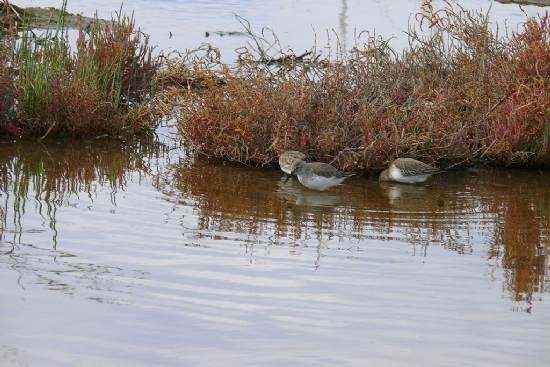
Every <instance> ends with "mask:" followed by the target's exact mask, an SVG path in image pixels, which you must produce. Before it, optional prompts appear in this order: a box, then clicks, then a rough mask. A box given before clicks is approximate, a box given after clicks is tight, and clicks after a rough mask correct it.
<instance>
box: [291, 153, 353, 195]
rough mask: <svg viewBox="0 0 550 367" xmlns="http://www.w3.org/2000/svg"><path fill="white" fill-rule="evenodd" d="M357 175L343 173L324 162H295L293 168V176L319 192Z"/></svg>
mask: <svg viewBox="0 0 550 367" xmlns="http://www.w3.org/2000/svg"><path fill="white" fill-rule="evenodd" d="M355 174H356V173H355V172H342V171H340V170H338V169H336V168H334V167H333V166H331V165H330V164H327V163H322V162H312V163H307V162H304V161H302V160H295V161H294V163H293V164H292V167H291V175H296V176H297V177H298V181H300V183H301V184H302V185H304V186H306V187H308V188H310V189H315V190H319V191H324V190H327V189H329V188H331V187H332V186H335V185H339V184H341V183H342V181H344V180H345V179H346V178H348V177H351V176H353V175H355ZM289 177H290V176H289ZM287 180H288V179H287Z"/></svg>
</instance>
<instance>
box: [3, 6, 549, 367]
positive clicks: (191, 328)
mask: <svg viewBox="0 0 550 367" xmlns="http://www.w3.org/2000/svg"><path fill="white" fill-rule="evenodd" d="M59 3H61V1H59V2H53V1H52V2H49V1H29V0H24V1H19V2H17V5H21V6H59ZM251 3H252V2H242V1H241V2H231V1H226V2H214V1H200V2H198V1H194V2H192V1H137V0H132V1H125V2H124V4H125V5H124V8H125V9H131V10H133V11H135V18H136V22H137V24H138V25H140V26H142V27H143V29H144V31H146V32H148V33H150V34H151V43H152V44H156V45H159V48H161V49H165V50H169V49H180V50H181V49H185V48H193V47H196V46H198V45H199V44H200V42H205V41H206V42H212V43H213V44H214V45H216V46H218V47H220V48H221V49H222V53H224V54H229V55H233V54H232V52H233V49H234V48H236V47H239V46H241V45H242V44H243V42H244V40H245V38H242V37H220V36H210V37H208V38H206V37H205V34H204V32H205V31H209V32H215V31H218V30H219V31H242V28H240V24H239V23H238V22H237V21H236V20H235V18H234V16H233V14H232V12H234V13H238V14H239V15H241V16H243V17H244V18H245V19H248V20H249V21H250V22H251V24H252V26H253V28H254V29H255V31H259V30H260V29H261V27H262V26H269V27H272V28H273V29H274V30H275V31H276V32H277V34H278V35H279V36H280V37H281V40H282V43H283V44H288V45H291V46H292V47H294V48H295V49H296V50H297V52H299V51H298V50H301V49H307V48H309V47H310V46H311V43H312V41H313V38H314V36H313V32H312V25H313V26H314V28H315V29H316V31H317V35H318V42H319V43H320V44H323V43H324V42H325V41H324V40H321V36H320V35H321V34H322V33H323V32H324V31H322V30H323V29H326V28H335V30H336V33H337V34H338V35H339V36H340V37H341V38H342V39H344V38H345V39H346V43H347V44H348V45H349V44H350V43H353V37H352V35H353V33H354V31H353V30H354V29H355V28H356V27H357V29H369V30H372V29H376V31H377V33H379V34H382V35H385V36H389V35H391V34H396V35H398V36H399V35H400V34H402V33H401V32H402V28H405V27H406V21H407V19H408V14H409V13H411V12H415V11H418V9H419V6H420V4H421V3H422V2H421V1H403V2H399V3H397V2H395V3H390V2H376V1H372V2H369V1H343V2H334V3H330V2H328V3H327V2H313V1H281V2H274V1H266V2H260V3H256V2H254V6H251ZM433 3H434V6H437V4H438V3H441V2H437V1H434V2H433ZM466 3H467V5H469V6H470V7H471V8H479V7H481V6H482V5H483V6H485V5H487V4H490V3H491V2H489V1H481V0H480V1H469V2H466ZM397 4H398V5H397ZM492 6H493V8H492V10H491V12H492V14H493V15H494V19H497V20H500V19H504V18H508V19H509V20H510V21H509V24H511V25H514V24H517V23H519V22H521V20H522V19H524V18H522V17H523V15H522V13H521V10H519V7H518V6H517V5H511V6H507V5H503V4H499V3H493V5H492ZM95 8H98V9H99V11H98V12H99V15H100V16H101V17H108V16H109V14H110V13H111V12H113V11H115V10H118V6H117V7H114V8H113V2H112V1H104V0H98V1H96V2H93V3H92V2H76V1H69V11H71V12H73V13H80V12H85V13H86V14H90V13H91V12H93V11H94V10H95ZM524 9H525V10H526V11H527V12H528V13H530V14H532V13H534V12H536V11H541V9H542V10H544V8H536V7H530V6H526V7H524ZM159 19H160V20H161V21H160V22H159ZM169 32H172V37H171V38H169ZM396 41H397V40H396ZM397 45H400V44H399V43H397ZM159 132H162V133H165V132H166V131H165V130H164V129H161V130H160V131H159ZM284 179H285V175H284V174H283V173H282V172H281V171H280V170H278V169H276V168H273V169H257V168H251V167H246V166H243V165H235V164H229V163H227V164H220V163H214V162H209V161H206V160H202V159H198V158H193V157H191V156H188V155H186V154H185V151H184V149H182V148H181V147H180V146H179V145H178V144H177V143H175V142H173V141H172V140H171V139H170V138H166V137H164V136H162V135H161V137H160V138H159V139H154V138H151V139H147V138H142V139H137V138H136V139H129V140H125V141H123V140H103V139H97V140H93V141H71V140H68V141H66V140H48V141H45V142H43V143H37V142H31V141H24V142H13V141H7V140H0V183H1V184H0V185H1V186H0V194H1V196H0V284H2V287H1V288H0V300H1V301H0V366H10V367H11V366H52V367H53V366H55V367H58V366H94V367H95V366H132V367H133V366H329V365H335V366H365V365H368V366H484V367H485V366H499V367H500V366H524V365H528V366H535V367H538V366H547V365H548V361H549V360H550V350H549V349H548V345H549V342H550V331H549V327H548V326H549V324H550V316H549V315H550V304H549V302H548V294H549V291H550V281H549V270H550V262H549V260H548V258H549V256H550V240H549V233H548V228H550V225H549V221H550V219H549V218H550V172H549V171H538V170H511V169H495V168H490V167H478V169H477V170H476V171H456V172H447V173H445V174H441V175H438V176H435V177H433V178H431V179H430V180H428V181H427V182H426V183H424V184H417V185H404V184H392V183H381V182H378V181H377V180H376V178H374V177H352V178H349V179H347V180H346V181H344V184H343V185H341V186H338V187H335V188H332V189H330V190H328V191H326V192H316V191H312V190H308V189H306V188H304V187H303V186H301V185H300V183H299V182H297V180H292V181H289V182H288V183H287V184H284V183H283V182H284Z"/></svg>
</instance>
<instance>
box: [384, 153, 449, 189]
mask: <svg viewBox="0 0 550 367" xmlns="http://www.w3.org/2000/svg"><path fill="white" fill-rule="evenodd" d="M439 172H443V170H441V169H439V168H436V167H433V166H430V165H428V164H426V163H423V162H420V161H417V160H416V159H412V158H397V159H396V160H394V161H393V162H392V163H391V164H390V166H389V167H388V169H386V170H385V171H382V173H381V174H380V181H396V182H404V183H416V182H424V181H426V180H427V179H428V177H430V176H431V175H433V174H436V173H439Z"/></svg>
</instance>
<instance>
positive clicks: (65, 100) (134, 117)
mask: <svg viewBox="0 0 550 367" xmlns="http://www.w3.org/2000/svg"><path fill="white" fill-rule="evenodd" d="M65 8H66V1H65V2H64V3H63V7H62V9H61V13H60V14H61V17H60V19H59V21H58V22H57V24H55V27H52V28H50V29H48V30H46V31H45V34H44V35H43V36H41V37H36V36H35V34H34V32H33V31H32V30H31V29H30V28H29V26H28V25H27V26H26V27H25V28H24V29H23V31H22V34H21V38H20V41H19V42H18V43H17V44H15V43H14V42H13V41H12V42H11V49H12V50H13V51H12V53H11V54H10V53H9V52H7V50H8V49H9V48H6V49H4V50H3V52H2V56H1V57H2V58H4V59H5V58H6V57H7V56H8V55H12V59H13V60H12V62H11V65H12V68H15V69H17V71H18V72H17V75H13V74H10V75H7V76H6V80H7V82H8V83H10V85H13V86H14V89H15V91H14V92H15V94H10V96H13V95H15V96H16V98H15V99H8V98H5V97H4V96H3V95H0V97H4V100H6V101H7V102H9V103H11V105H10V106H9V107H5V108H4V110H6V111H10V112H11V113H12V115H13V116H11V117H10V119H6V118H4V119H2V121H1V122H0V134H2V135H4V134H5V135H10V134H12V133H14V132H16V133H17V135H25V134H27V135H29V134H30V135H39V136H46V135H48V134H61V133H62V134H69V135H71V136H96V135H100V134H109V135H114V134H123V133H133V132H138V131H142V130H147V129H151V128H154V127H156V124H157V121H158V119H157V118H156V116H155V114H154V109H153V106H151V104H150V103H149V102H150V100H151V99H152V98H153V96H154V93H155V88H156V73H157V70H158V69H159V67H160V64H161V58H160V57H159V56H154V55H153V47H150V46H149V45H148V36H147V35H145V34H144V33H142V32H141V31H140V30H139V29H136V27H135V22H134V20H133V18H132V17H128V16H124V15H122V14H121V13H118V14H117V18H116V19H112V21H111V22H109V23H107V25H106V26H104V27H103V26H100V22H99V20H98V19H97V17H96V18H95V22H94V23H93V24H92V25H91V26H88V27H84V26H83V25H82V24H81V25H80V27H79V31H78V39H77V41H76V50H75V51H74V52H73V50H71V47H70V46H69V40H68V35H67V30H68V29H67V27H65V22H64V16H63V14H65ZM12 36H13V35H12ZM2 61H3V60H2ZM6 65H7V63H6V62H2V66H0V83H2V80H3V79H2V77H3V75H4V74H2V67H3V68H6ZM9 103H8V104H9ZM0 112H1V111H0Z"/></svg>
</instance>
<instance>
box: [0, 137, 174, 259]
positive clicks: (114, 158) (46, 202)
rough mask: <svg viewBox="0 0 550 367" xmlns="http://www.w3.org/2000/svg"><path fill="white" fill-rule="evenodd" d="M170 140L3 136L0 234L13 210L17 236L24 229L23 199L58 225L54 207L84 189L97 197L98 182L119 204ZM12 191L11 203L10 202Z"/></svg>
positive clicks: (51, 224) (148, 171) (0, 143)
mask: <svg viewBox="0 0 550 367" xmlns="http://www.w3.org/2000/svg"><path fill="white" fill-rule="evenodd" d="M166 149H167V148H166V146H165V145H164V144H161V143H160V142H159V141H158V140H155V139H154V138H152V137H141V138H130V139H126V140H124V141H123V140H112V139H97V140H45V141H43V142H36V141H17V142H15V141H8V140H0V190H1V191H3V192H4V193H5V196H4V200H3V202H4V205H2V209H1V210H0V219H2V221H1V222H0V223H1V224H0V225H1V226H0V240H2V231H1V230H2V229H3V228H5V227H6V225H5V220H6V215H7V212H8V211H9V210H13V216H14V222H15V224H16V227H15V233H14V236H17V235H18V234H20V233H21V230H22V225H21V219H22V217H23V216H24V214H25V205H26V204H27V201H28V200H33V201H34V202H35V204H36V210H37V213H38V214H39V215H41V216H42V217H43V218H44V219H45V220H47V221H48V222H49V223H48V226H49V227H50V228H51V229H52V230H53V231H54V236H53V242H54V248H55V244H56V235H57V234H56V233H55V232H56V220H55V213H56V210H57V209H58V208H59V207H62V206H70V205H72V204H71V195H74V196H76V197H78V196H80V195H85V196H87V197H88V198H89V201H90V204H92V203H93V201H94V197H95V196H96V195H97V189H98V187H107V188H109V189H110V190H111V202H112V204H113V205H114V206H116V194H117V192H118V191H119V190H124V188H125V186H126V184H127V181H128V180H130V179H134V177H136V175H137V179H138V180H141V179H142V178H143V177H144V176H147V175H150V174H151V173H152V172H153V171H154V170H155V167H156V166H157V164H156V163H155V160H157V159H158V158H159V157H161V156H162V155H163V154H164V153H165V152H166ZM10 196H13V207H12V208H7V207H5V205H7V200H8V197H10Z"/></svg>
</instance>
